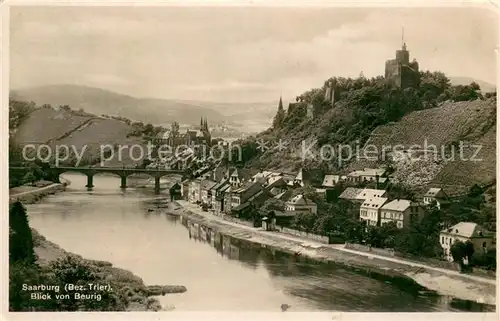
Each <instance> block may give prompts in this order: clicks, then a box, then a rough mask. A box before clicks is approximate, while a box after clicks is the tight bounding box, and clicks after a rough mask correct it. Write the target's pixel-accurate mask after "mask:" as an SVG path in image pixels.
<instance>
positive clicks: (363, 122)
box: [234, 71, 496, 189]
mask: <svg viewBox="0 0 500 321" xmlns="http://www.w3.org/2000/svg"><path fill="white" fill-rule="evenodd" d="M420 77H421V83H420V86H419V87H415V88H406V89H401V88H398V87H395V86H394V85H393V84H392V83H391V82H390V81H387V80H386V79H384V78H383V77H376V78H371V79H367V78H364V77H359V78H356V79H351V78H342V77H340V78H337V77H334V78H331V79H329V80H327V81H325V85H323V86H322V87H319V88H314V89H311V90H309V91H307V92H305V93H303V94H302V95H300V96H298V97H297V103H292V104H290V105H289V106H288V108H286V107H280V108H279V109H278V112H277V113H276V115H275V117H274V120H273V124H272V127H271V128H270V129H268V130H266V131H263V132H261V133H260V134H258V135H256V136H255V137H252V138H250V139H248V140H246V141H242V142H241V144H242V146H243V154H242V155H243V157H242V159H241V161H235V162H234V163H236V165H238V164H239V166H243V167H249V168H268V169H275V170H279V171H297V170H298V169H299V168H306V169H319V170H321V171H323V172H324V173H332V174H346V173H348V172H350V171H352V170H355V169H362V168H364V167H370V166H380V165H389V164H390V165H392V167H393V168H394V169H395V172H394V174H393V181H395V182H400V183H407V184H410V185H411V186H414V187H417V186H421V187H424V186H428V185H442V186H445V185H450V186H452V187H453V189H460V188H467V187H470V186H471V185H472V184H475V183H478V184H485V183H489V182H491V181H492V180H493V179H494V178H495V160H496V159H495V155H496V154H495V152H496V146H495V138H494V137H495V134H496V99H495V97H490V98H484V97H483V96H482V95H481V93H480V91H479V88H478V87H477V85H475V84H472V83H471V84H468V85H453V84H452V82H451V80H450V79H449V78H447V77H446V76H445V75H444V74H443V73H441V72H429V71H425V72H421V75H420ZM331 83H334V84H335V86H336V89H335V95H336V96H335V102H334V103H333V104H332V103H331V101H330V99H331V98H328V99H325V96H326V95H328V91H327V84H331ZM280 140H281V141H283V142H285V144H286V147H285V148H281V150H280V147H279V141H280ZM263 142H265V143H266V144H267V146H266V149H265V150H263V148H262V143H263ZM313 142H316V144H314V145H313V147H312V148H309V147H308V146H311V143H313ZM460 142H462V144H466V145H476V144H477V145H479V144H482V148H481V150H479V153H478V155H475V157H476V159H482V161H473V160H470V161H469V160H463V159H460ZM414 145H418V147H415V146H414ZM432 145H435V147H432ZM304 146H305V147H304ZM384 146H385V148H383V147H384ZM273 147H274V148H273ZM391 147H392V148H393V149H396V150H399V151H404V150H407V149H408V148H411V149H417V150H420V152H417V153H415V152H413V153H412V155H411V156H414V157H409V155H410V154H409V153H408V152H407V153H403V154H401V153H388V152H386V153H385V155H386V156H385V157H384V153H383V152H382V151H383V150H384V149H389V150H390V149H391ZM341 148H342V149H341ZM349 148H350V149H351V151H352V152H351V153H349V152H348V150H349ZM433 148H434V150H435V151H436V152H437V153H431V152H430V151H428V152H426V153H427V154H425V153H424V152H423V151H422V150H432V149H433ZM475 149H476V147H474V146H469V147H467V148H464V152H463V154H464V155H463V157H462V158H466V159H467V158H468V159H470V157H471V156H472V155H473V154H474V153H475ZM441 150H442V152H441ZM374 152H375V154H374ZM452 152H454V153H455V158H454V159H452V158H453V157H452V156H451V153H452ZM365 155H368V156H371V159H367V157H366V156H365ZM377 155H378V156H377ZM403 156H404V157H403ZM422 156H427V157H426V158H425V159H424V157H422ZM455 168H459V169H460V170H456V169H455Z"/></svg>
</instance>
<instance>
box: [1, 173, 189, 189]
mask: <svg viewBox="0 0 500 321" xmlns="http://www.w3.org/2000/svg"><path fill="white" fill-rule="evenodd" d="M30 169H31V168H30V167H9V171H10V172H28V171H29V170H30ZM44 171H48V172H49V175H50V177H51V178H52V180H53V181H54V182H59V176H60V175H61V174H64V173H67V172H76V173H81V174H84V175H86V176H87V185H86V186H85V187H87V188H92V187H94V175H96V174H99V173H109V174H114V175H117V176H119V177H120V178H121V185H120V187H121V188H127V177H128V176H130V175H132V174H147V175H149V176H151V177H153V178H154V179H155V193H157V194H158V193H160V178H162V177H164V176H169V175H181V176H182V177H184V176H185V174H186V172H185V171H183V170H173V169H147V168H127V167H92V166H88V167H70V166H58V167H56V166H50V168H47V169H44Z"/></svg>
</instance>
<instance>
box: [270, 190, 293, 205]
mask: <svg viewBox="0 0 500 321" xmlns="http://www.w3.org/2000/svg"><path fill="white" fill-rule="evenodd" d="M271 193H272V189H271ZM292 196H293V190H287V191H285V192H282V193H280V194H277V195H275V196H274V198H275V199H278V200H280V201H283V202H288V201H289V200H290V199H291V198H292Z"/></svg>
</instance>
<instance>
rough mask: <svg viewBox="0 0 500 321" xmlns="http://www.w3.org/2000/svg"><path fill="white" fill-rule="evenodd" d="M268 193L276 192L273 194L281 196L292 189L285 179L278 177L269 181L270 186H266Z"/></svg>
mask: <svg viewBox="0 0 500 321" xmlns="http://www.w3.org/2000/svg"><path fill="white" fill-rule="evenodd" d="M265 188H266V189H267V190H268V191H274V192H273V194H274V195H277V194H281V193H283V192H285V191H287V190H289V189H290V186H288V184H287V183H286V182H285V180H284V179H283V177H281V176H276V177H272V178H270V179H269V181H268V184H267V185H265Z"/></svg>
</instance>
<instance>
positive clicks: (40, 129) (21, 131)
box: [12, 108, 142, 166]
mask: <svg viewBox="0 0 500 321" xmlns="http://www.w3.org/2000/svg"><path fill="white" fill-rule="evenodd" d="M131 131H132V127H131V126H130V125H128V124H126V123H125V122H123V121H120V120H116V119H105V118H100V117H97V116H94V115H85V114H81V115H80V113H79V112H75V111H67V110H62V109H57V110H56V109H53V108H39V109H36V110H35V111H33V112H32V113H30V114H29V115H28V116H27V117H26V119H24V120H23V121H22V122H21V124H20V125H19V127H18V128H17V130H16V131H15V132H14V133H13V137H12V139H13V142H14V143H16V144H17V145H19V146H23V145H25V144H47V143H49V141H51V142H50V143H49V146H51V147H52V148H55V146H57V145H59V146H68V147H69V148H75V149H76V150H77V152H78V153H81V151H83V150H84V149H83V148H84V146H85V145H86V146H87V147H86V149H85V150H84V151H85V154H84V155H85V156H84V158H83V159H84V160H86V161H88V160H89V159H96V158H97V156H98V155H99V154H100V147H99V146H100V145H108V144H110V145H113V146H115V145H122V146H132V145H134V144H139V145H141V144H142V141H141V139H140V138H138V137H130V138H127V137H126V136H127V134H128V133H130V132H131ZM116 155H117V154H116ZM132 155H135V154H132ZM122 156H123V157H122V159H121V160H119V159H113V161H110V162H108V163H107V164H106V165H108V166H122V164H125V165H134V164H135V163H136V162H135V161H134V160H132V159H131V158H130V154H129V150H128V149H125V150H124V152H123V153H122ZM134 157H135V156H134Z"/></svg>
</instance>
